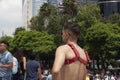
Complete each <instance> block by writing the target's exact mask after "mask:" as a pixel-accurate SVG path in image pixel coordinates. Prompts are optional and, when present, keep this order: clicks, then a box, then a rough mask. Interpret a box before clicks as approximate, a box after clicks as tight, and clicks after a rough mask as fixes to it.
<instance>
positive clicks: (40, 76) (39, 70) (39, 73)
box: [38, 68, 42, 80]
mask: <svg viewBox="0 0 120 80" xmlns="http://www.w3.org/2000/svg"><path fill="white" fill-rule="evenodd" d="M38 78H39V80H42V75H41V68H38Z"/></svg>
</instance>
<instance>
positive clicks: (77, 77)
mask: <svg viewBox="0 0 120 80" xmlns="http://www.w3.org/2000/svg"><path fill="white" fill-rule="evenodd" d="M79 34H80V26H79V25H78V24H76V23H75V22H68V23H67V24H65V25H64V27H63V29H62V39H63V42H64V43H65V45H62V46H59V47H58V48H57V50H56V53H55V61H54V64H53V68H52V76H53V80H85V77H86V72H87V71H86V65H85V64H83V63H82V62H81V61H80V60H78V58H77V59H76V60H72V61H70V63H69V60H71V59H73V58H76V55H75V53H74V51H73V50H72V48H71V47H70V46H69V45H68V44H69V43H70V44H72V45H74V47H75V48H76V49H77V51H78V54H79V55H80V57H81V58H82V59H83V60H84V61H86V62H87V57H86V54H85V52H84V50H83V49H82V48H81V47H80V46H79V45H78V44H77V39H78V36H79ZM66 60H68V63H67V64H66V62H65V61H66Z"/></svg>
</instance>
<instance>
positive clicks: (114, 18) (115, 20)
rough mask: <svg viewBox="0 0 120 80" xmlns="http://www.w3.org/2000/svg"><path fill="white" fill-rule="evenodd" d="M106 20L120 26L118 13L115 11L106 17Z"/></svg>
mask: <svg viewBox="0 0 120 80" xmlns="http://www.w3.org/2000/svg"><path fill="white" fill-rule="evenodd" d="M108 22H110V23H112V24H118V25H119V26H120V14H119V13H115V14H113V15H111V16H110V18H109V19H108Z"/></svg>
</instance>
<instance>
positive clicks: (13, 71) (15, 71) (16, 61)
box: [5, 53, 18, 74]
mask: <svg viewBox="0 0 120 80" xmlns="http://www.w3.org/2000/svg"><path fill="white" fill-rule="evenodd" d="M7 56H8V53H7V54H6V55H5V57H6V58H7ZM17 72H18V60H17V59H16V58H15V57H14V56H13V68H12V74H16V73H17Z"/></svg>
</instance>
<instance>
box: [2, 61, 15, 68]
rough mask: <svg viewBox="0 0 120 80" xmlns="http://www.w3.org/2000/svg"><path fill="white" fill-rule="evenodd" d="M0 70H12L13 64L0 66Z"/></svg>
mask: <svg viewBox="0 0 120 80" xmlns="http://www.w3.org/2000/svg"><path fill="white" fill-rule="evenodd" d="M0 68H8V69H12V68H13V62H10V63H8V64H1V65H0Z"/></svg>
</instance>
